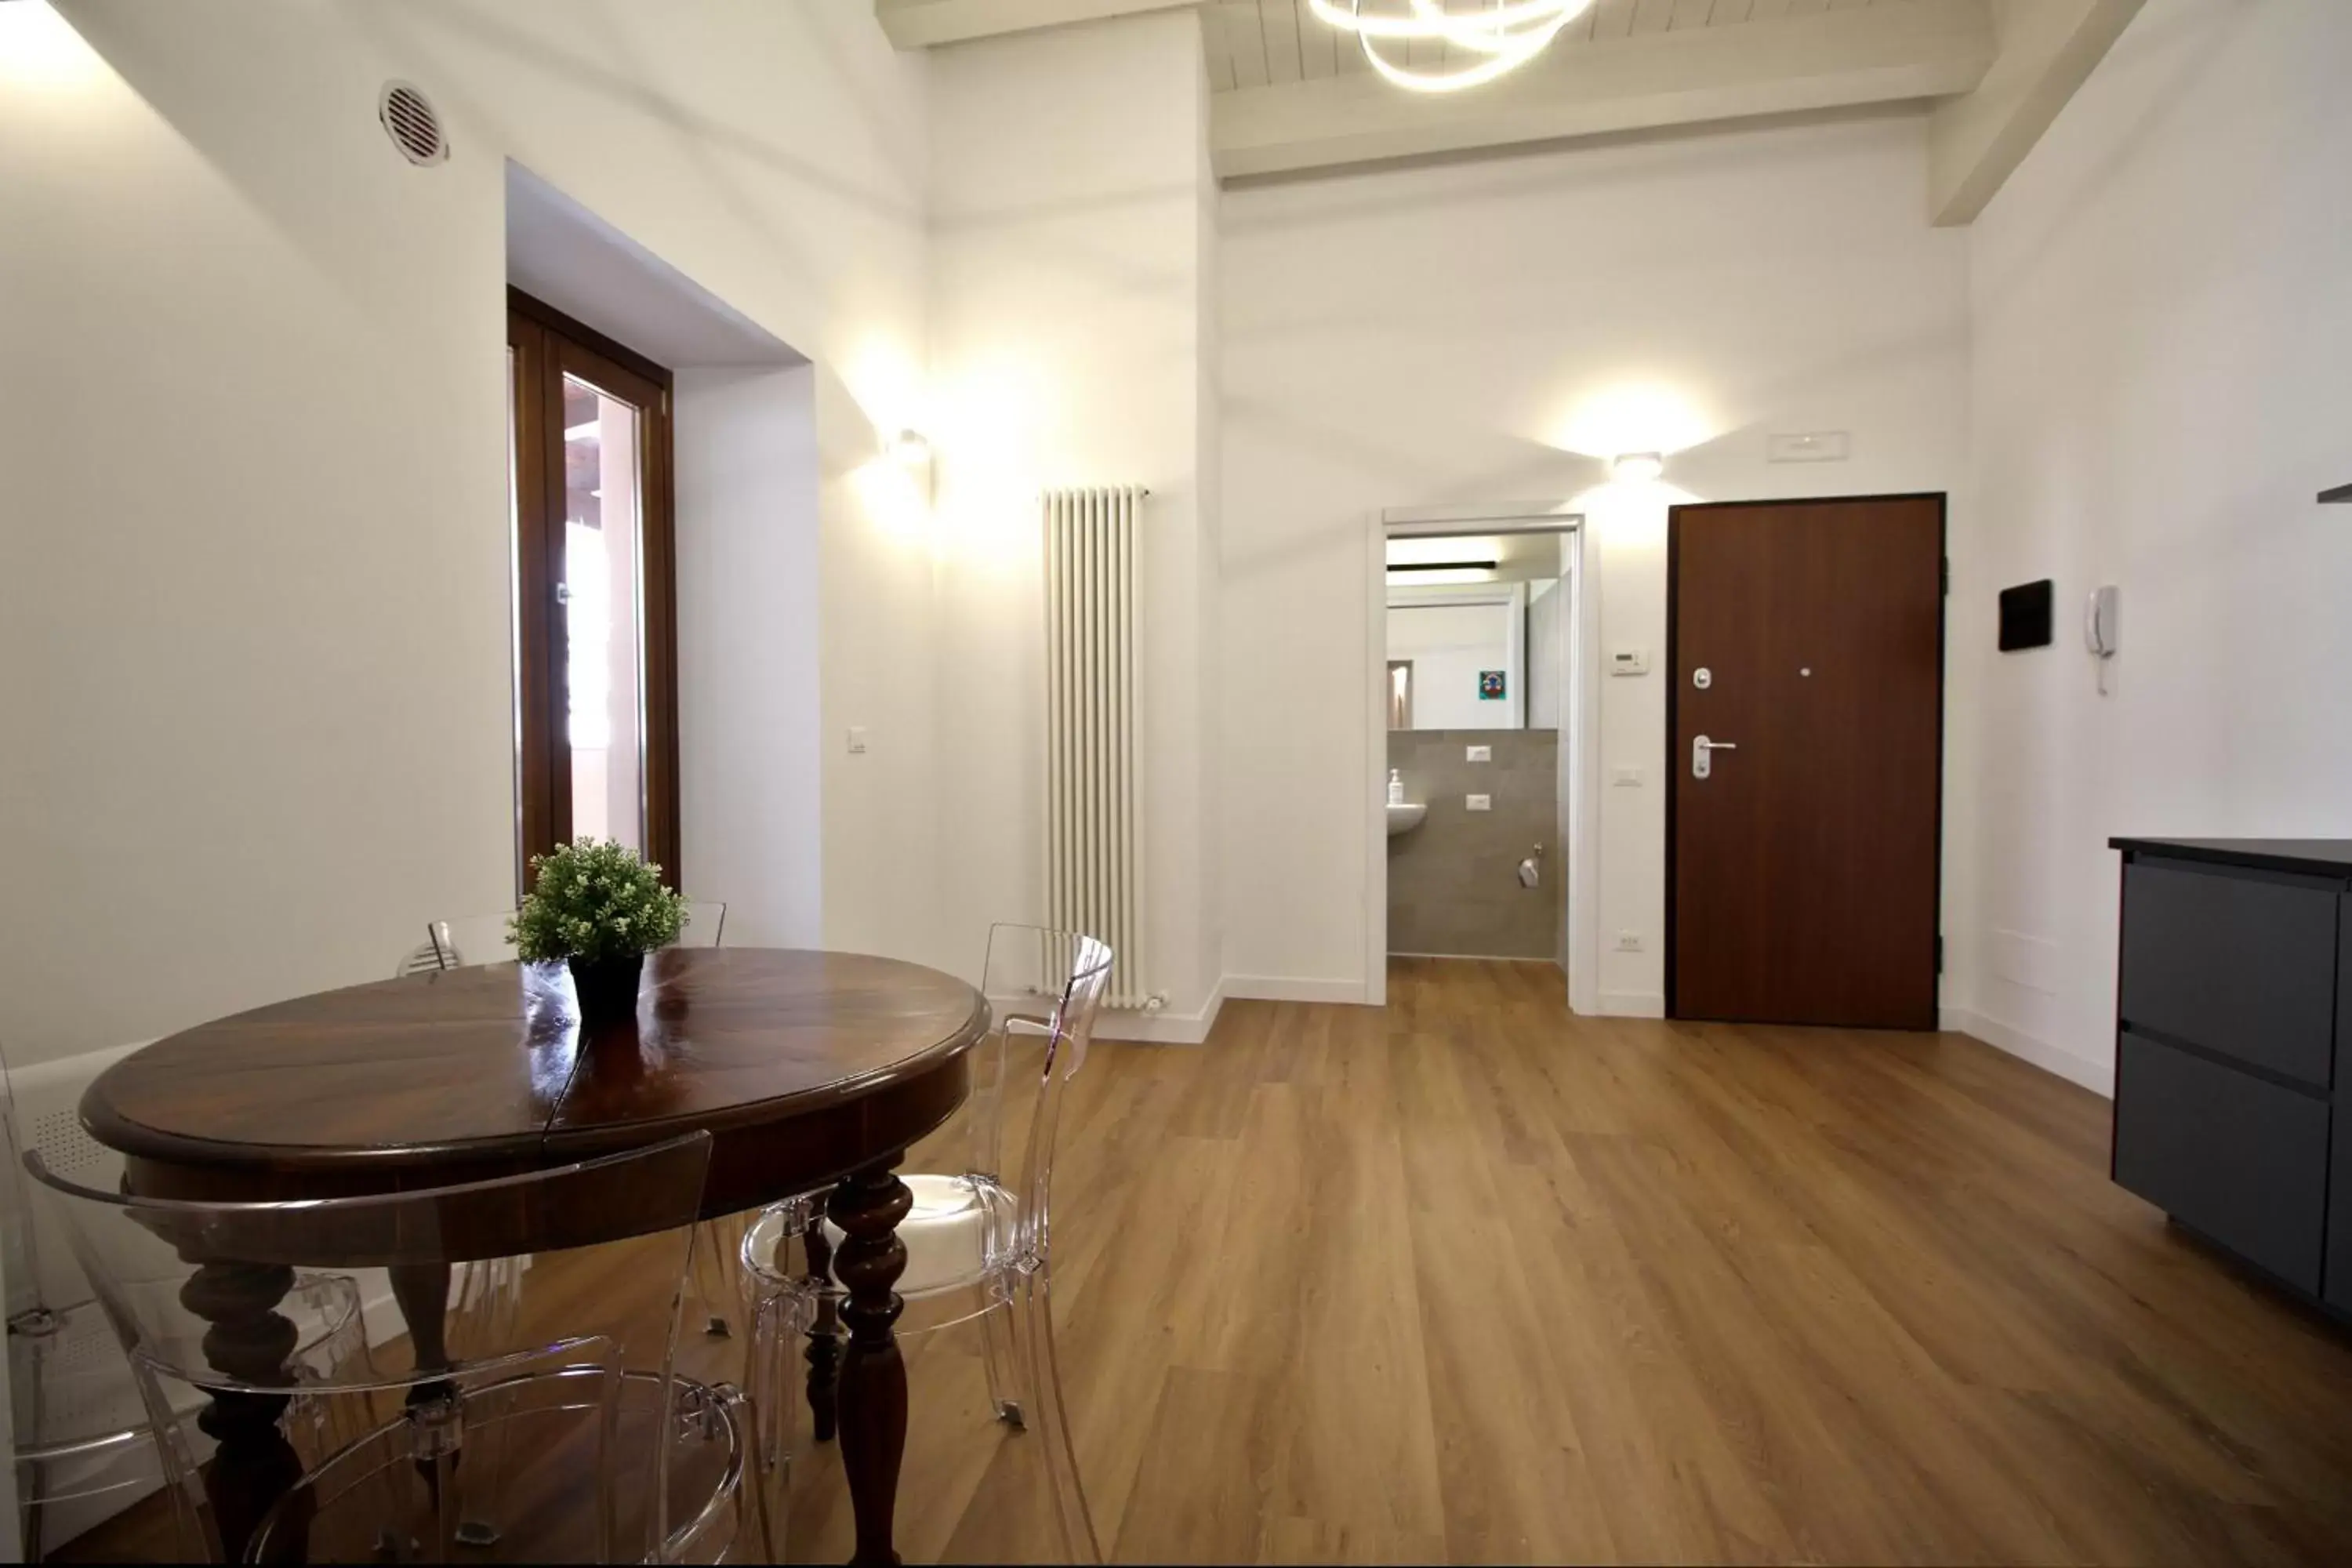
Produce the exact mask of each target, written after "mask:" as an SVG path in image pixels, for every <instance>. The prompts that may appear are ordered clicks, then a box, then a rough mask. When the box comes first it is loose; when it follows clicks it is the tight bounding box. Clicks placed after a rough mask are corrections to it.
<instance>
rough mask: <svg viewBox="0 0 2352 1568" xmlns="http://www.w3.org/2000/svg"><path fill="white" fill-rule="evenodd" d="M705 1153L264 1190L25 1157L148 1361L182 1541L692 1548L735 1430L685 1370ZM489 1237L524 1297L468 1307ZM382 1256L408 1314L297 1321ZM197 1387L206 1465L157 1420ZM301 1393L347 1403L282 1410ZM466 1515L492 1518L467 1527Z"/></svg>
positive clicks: (594, 1554)
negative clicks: (368, 1325) (264, 1193)
mask: <svg viewBox="0 0 2352 1568" xmlns="http://www.w3.org/2000/svg"><path fill="white" fill-rule="evenodd" d="M709 1159H710V1139H709V1134H708V1133H704V1132H696V1133H693V1134H690V1135H688V1136H687V1137H684V1138H680V1139H677V1140H674V1141H672V1142H667V1143H662V1144H657V1145H656V1146H654V1147H652V1148H649V1149H643V1150H636V1151H632V1152H628V1153H625V1154H617V1155H613V1156H610V1157H607V1158H604V1159H600V1160H593V1161H588V1162H584V1163H578V1164H573V1165H566V1166H562V1167H558V1168H555V1169H552V1170H548V1171H541V1172H533V1173H529V1174H526V1175H520V1176H511V1177H507V1178H504V1179H501V1180H497V1181H490V1182H481V1183H475V1184H467V1185H462V1186H451V1187H439V1188H431V1189H425V1190H422V1191H415V1192H408V1193H400V1194H387V1195H383V1196H370V1197H343V1198H327V1199H316V1200H304V1201H296V1202H286V1203H256V1204H213V1203H194V1202H181V1201H173V1200H162V1199H147V1198H139V1197H131V1196H125V1195H123V1194H119V1193H114V1192H107V1191H100V1190H98V1189H94V1188H89V1187H84V1186H79V1185H77V1184H73V1183H70V1182H68V1181H66V1180H65V1179H64V1178H62V1177H59V1176H58V1175H56V1174H55V1173H52V1172H50V1171H49V1170H48V1168H47V1166H46V1165H45V1164H44V1163H42V1162H41V1160H40V1157H39V1156H38V1155H37V1154H34V1155H29V1156H27V1158H26V1169H27V1170H28V1171H29V1172H30V1173H32V1175H33V1177H34V1179H35V1180H36V1181H37V1182H38V1183H39V1184H41V1185H42V1186H44V1187H45V1188H47V1190H48V1194H49V1195H51V1196H53V1197H54V1198H55V1200H56V1201H57V1204H58V1208H59V1210H60V1211H61V1212H62V1214H63V1215H64V1217H65V1219H66V1220H67V1222H68V1235H69V1236H70V1237H71V1238H72V1240H73V1244H74V1249H75V1251H76V1252H77V1254H78V1255H79V1257H80V1259H81V1263H82V1267H83V1268H84V1269H85V1270H86V1271H87V1272H88V1273H89V1277H90V1279H91V1281H92V1283H93V1284H95V1285H96V1286H97V1287H98V1290H99V1296H100V1300H101V1301H102V1302H103V1303H104V1305H105V1308H106V1311H107V1316H108V1317H109V1319H110V1321H112V1324H113V1327H114V1331H115V1332H116V1334H117V1335H118V1336H119V1337H120V1339H121V1342H122V1345H123V1348H124V1350H125V1351H126V1352H128V1353H129V1355H130V1357H131V1364H132V1366H133V1367H134V1368H135V1369H136V1371H137V1373H138V1374H139V1386H140V1391H141V1393H142V1395H143V1396H144V1398H145V1400H146V1403H147V1405H148V1408H149V1411H150V1414H151V1421H152V1426H153V1427H154V1429H155V1432H156V1434H157V1439H158V1441H157V1446H158V1448H159V1450H160V1453H161V1458H162V1460H163V1469H164V1473H165V1475H166V1476H167V1478H168V1479H169V1480H170V1483H171V1485H170V1487H169V1489H168V1490H169V1494H170V1497H171V1500H172V1506H173V1522H174V1524H175V1526H176V1528H177V1531H178V1535H179V1542H180V1550H181V1553H182V1555H184V1556H188V1557H194V1558H200V1559H206V1560H213V1561H219V1560H222V1559H223V1558H224V1557H225V1556H226V1555H228V1554H230V1553H231V1552H235V1553H236V1554H237V1555H240V1556H243V1557H246V1558H247V1559H250V1560H256V1561H286V1560H299V1559H300V1558H303V1557H305V1556H307V1557H308V1558H310V1560H312V1561H325V1562H379V1561H384V1560H387V1559H415V1558H418V1557H423V1558H425V1559H427V1560H431V1561H436V1562H449V1561H454V1560H463V1561H468V1562H498V1561H522V1560H549V1559H553V1560H559V1561H562V1560H571V1561H597V1562H611V1561H616V1560H622V1559H626V1560H632V1561H642V1560H656V1561H662V1562H695V1561H709V1560H716V1558H717V1557H718V1556H719V1554H720V1553H723V1552H725V1551H726V1550H727V1549H728V1548H729V1547H730V1546H731V1544H732V1540H733V1531H734V1528H735V1522H736V1509H737V1499H738V1496H739V1494H740V1482H741V1474H742V1471H741V1463H742V1457H743V1451H744V1450H743V1446H742V1443H741V1439H740V1430H741V1428H740V1425H739V1423H738V1422H737V1419H736V1417H735V1415H734V1414H733V1405H734V1400H735V1396H734V1394H733V1393H732V1391H730V1390H726V1389H723V1388H721V1389H710V1388H705V1387H703V1386H701V1385H699V1384H688V1383H686V1382H685V1381H684V1380H680V1379H677V1378H674V1377H673V1375H672V1367H671V1361H672V1356H673V1354H674V1353H675V1351H676V1347H677V1316H678V1309H679V1303H680V1300H681V1299H682V1296H683V1288H684V1282H685V1277H686V1267H687V1254H688V1248H689V1247H690V1246H691V1237H692V1234H693V1223H694V1218H695V1215H696V1214H697V1212H698V1209H699V1207H700V1204H701V1197H702V1185H703V1177H704V1174H705V1173H706V1171H707V1170H708V1168H709ZM491 1258H497V1259H506V1260H510V1261H512V1262H514V1263H516V1264H517V1265H518V1267H516V1268H513V1269H511V1270H509V1273H510V1275H511V1277H512V1278H514V1279H518V1280H520V1282H521V1284H522V1286H523V1289H522V1290H521V1291H520V1299H519V1300H517V1301H516V1302H515V1303H514V1309H513V1310H512V1311H511V1312H501V1313H489V1314H484V1313H478V1312H469V1311H467V1310H465V1309H464V1307H463V1305H462V1304H461V1300H460V1299H461V1298H462V1296H463V1294H464V1292H463V1289H462V1288H459V1289H453V1288H452V1287H453V1278H452V1266H453V1264H454V1263H456V1262H457V1261H459V1260H467V1259H491ZM184 1259H197V1260H201V1262H200V1266H199V1267H198V1268H196V1269H195V1271H194V1278H193V1279H192V1278H191V1271H190V1268H189V1265H188V1263H187V1262H185V1261H184ZM298 1265H299V1266H301V1267H303V1268H306V1269H309V1270H312V1271H310V1272H306V1273H302V1274H297V1273H296V1272H295V1269H296V1267H297V1266H298ZM375 1270H384V1271H386V1273H385V1274H376V1273H374V1272H373V1271H375ZM387 1277H388V1280H389V1289H388V1290H387V1291H385V1292H384V1294H385V1295H386V1296H387V1297H388V1300H386V1301H385V1303H384V1304H385V1306H386V1308H387V1309H388V1310H396V1311H397V1314H398V1317H399V1319H400V1320H401V1321H402V1322H403V1323H404V1326H405V1332H404V1333H401V1334H399V1335H398V1336H397V1337H390V1336H386V1337H385V1342H383V1343H382V1344H378V1345H374V1346H371V1345H370V1344H369V1343H368V1342H367V1341H366V1339H365V1337H364V1336H359V1337H357V1338H356V1341H355V1342H354V1338H353V1337H352V1336H345V1337H344V1338H342V1339H341V1340H334V1341H322V1340H320V1338H318V1337H317V1336H316V1335H314V1334H310V1333H308V1332H306V1325H307V1324H308V1323H309V1322H310V1321H312V1320H313V1319H314V1318H315V1317H319V1316H323V1315H326V1314H330V1313H331V1312H334V1311H337V1310H346V1311H355V1310H357V1307H358V1305H359V1301H360V1300H361V1297H362V1289H363V1283H362V1282H363V1281H366V1280H370V1279H377V1280H381V1279H386V1278H387ZM281 1291H282V1292H283V1296H282V1298H281V1297H280V1294H279V1293H280V1292H281ZM273 1300H274V1301H275V1302H276V1304H275V1305H274V1306H273V1305H271V1302H272V1301H273ZM188 1390H194V1391H200V1392H201V1393H202V1394H204V1395H205V1396H206V1397H207V1398H208V1399H210V1401H211V1402H212V1408H211V1410H209V1411H208V1412H207V1415H208V1416H210V1417H213V1418H214V1419H211V1420H208V1421H206V1422H205V1423H203V1424H204V1425H205V1426H206V1428H207V1431H208V1433H209V1434H210V1435H213V1436H218V1437H219V1438H220V1444H221V1446H220V1447H219V1448H218V1450H216V1452H215V1455H214V1457H213V1458H212V1460H211V1461H210V1463H209V1465H204V1464H200V1462H199V1455H198V1453H197V1451H196V1447H195V1445H194V1443H192V1442H191V1441H190V1439H189V1437H188V1435H187V1434H186V1432H185V1431H184V1428H183V1427H182V1426H181V1425H180V1424H179V1423H178V1422H177V1421H176V1420H172V1419H169V1418H168V1417H169V1415H170V1413H171V1411H172V1409H173V1401H174V1397H175V1391H188ZM298 1396H299V1401H301V1402H302V1403H303V1404H305V1405H309V1406H311V1407H320V1406H323V1407H325V1408H328V1409H330V1410H331V1411H332V1412H333V1413H334V1414H333V1416H332V1418H331V1420H329V1421H328V1422H325V1423H322V1424H317V1425H315V1426H314V1427H312V1428H303V1429H297V1428H290V1427H289V1426H288V1425H287V1423H286V1422H285V1419H284V1416H285V1414H286V1413H287V1412H288V1411H289V1409H291V1408H293V1407H294V1401H295V1400H296V1399H297V1397H298ZM273 1416H274V1417H276V1418H277V1422H276V1426H274V1427H273V1426H272V1425H271V1418H272V1417H273ZM232 1449H234V1451H235V1464H234V1467H231V1466H230V1465H229V1464H228V1463H227V1461H229V1460H230V1458H231V1454H232ZM259 1475H268V1476H270V1477H271V1478H272V1479H271V1484H270V1485H269V1486H268V1487H266V1488H257V1486H256V1485H255V1484H254V1480H253V1478H255V1477H257V1476H259ZM273 1497H274V1499H275V1500H274V1501H273V1500H271V1499H272V1498H273ZM460 1521H489V1523H490V1525H491V1526H492V1528H491V1529H489V1530H488V1531H485V1532H483V1538H479V1539H468V1538H467V1536H466V1535H465V1534H463V1533H462V1532H461V1525H460Z"/></svg>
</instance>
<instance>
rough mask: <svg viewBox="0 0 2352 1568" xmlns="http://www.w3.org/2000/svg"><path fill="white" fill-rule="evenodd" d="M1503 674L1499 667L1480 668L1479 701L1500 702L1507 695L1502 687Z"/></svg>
mask: <svg viewBox="0 0 2352 1568" xmlns="http://www.w3.org/2000/svg"><path fill="white" fill-rule="evenodd" d="M1503 675H1504V672H1503V671H1502V670H1499V669H1482V670H1480V671H1479V672H1478V700H1479V701H1481V702H1500V701H1501V700H1503V699H1504V698H1505V697H1507V696H1508V695H1509V692H1508V691H1507V690H1506V689H1505V688H1504V681H1503Z"/></svg>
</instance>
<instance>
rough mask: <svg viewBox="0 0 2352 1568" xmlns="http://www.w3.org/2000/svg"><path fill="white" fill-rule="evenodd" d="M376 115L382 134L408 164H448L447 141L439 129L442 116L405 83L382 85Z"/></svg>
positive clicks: (392, 82)
mask: <svg viewBox="0 0 2352 1568" xmlns="http://www.w3.org/2000/svg"><path fill="white" fill-rule="evenodd" d="M375 113H376V118H377V119H378V120H381V121H383V132H384V134H385V135H387V136H389V137H391V138H392V144H393V145H394V146H395V147H397V148H399V149H400V155H401V156H402V157H404V158H405V159H407V160H408V161H409V162H410V163H415V164H416V165H418V166H419V167H423V166H425V165H427V164H432V163H446V162H447V161H448V157H449V138H448V136H447V135H446V134H445V133H444V132H443V131H442V129H441V116H440V115H438V114H437V113H436V112H434V109H433V101H432V100H430V99H428V98H426V97H425V94H424V93H423V92H422V91H421V90H419V89H416V88H414V87H412V86H410V85H409V84H408V83H406V82H404V81H388V82H386V83H384V84H383V98H381V99H380V100H377V102H376V106H375Z"/></svg>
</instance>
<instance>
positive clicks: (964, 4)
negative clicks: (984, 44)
mask: <svg viewBox="0 0 2352 1568" xmlns="http://www.w3.org/2000/svg"><path fill="white" fill-rule="evenodd" d="M1193 3H1194V0H874V19H875V20H876V21H877V22H879V23H881V24H882V31H883V32H884V33H885V34H887V36H888V37H889V39H890V41H891V42H892V43H893V44H895V45H897V46H898V47H900V48H902V49H922V48H929V47H932V46H933V45H937V44H961V43H965V42H968V41H969V40H971V39H973V38H992V37H996V36H997V35H999V34H1002V33H1026V32H1031V31H1034V30H1035V29H1036V28H1039V27H1061V26H1068V25H1069V24H1071V23H1073V22H1096V21H1100V20H1102V19H1103V18H1104V17H1106V16H1137V15H1139V14H1140V13H1142V12H1145V11H1172V10H1175V9H1177V8H1178V7H1179V6H1184V5H1192V4H1193Z"/></svg>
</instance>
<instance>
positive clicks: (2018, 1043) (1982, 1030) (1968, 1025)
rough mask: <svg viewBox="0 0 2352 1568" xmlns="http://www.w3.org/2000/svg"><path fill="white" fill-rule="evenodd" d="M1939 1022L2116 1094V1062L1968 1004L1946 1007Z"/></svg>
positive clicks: (2072, 1080)
mask: <svg viewBox="0 0 2352 1568" xmlns="http://www.w3.org/2000/svg"><path fill="white" fill-rule="evenodd" d="M1937 1023H1938V1024H1939V1025H1941V1026H1943V1027H1944V1028H1946V1029H1948V1030H1950V1031H1951V1032H1953V1033H1954V1034H1960V1035H1966V1036H1968V1037H1969V1038H1971V1039H1977V1040H1982V1041H1983V1042H1984V1043H1985V1044H1986V1045H1988V1046H1990V1047H1993V1049H1995V1050H1997V1051H2007V1052H2008V1053H2009V1054H2010V1055H2011V1056H2013V1057H2015V1058H2018V1059H2019V1060H2021V1061H2028V1062H2032V1064H2033V1065H2034V1066H2035V1067H2038V1068H2041V1069H2042V1071H2043V1072H2046V1073H2053V1074H2055V1075H2056V1076H2057V1077H2059V1078H2063V1079H2065V1080H2066V1081H2067V1082H2069V1083H2078V1084H2081V1085H2082V1086H2083V1087H2084V1089H2089V1090H2090V1091H2091V1092H2092V1093H2093V1094H2096V1095H2101V1096H2104V1097H2105V1098H2106V1099H2108V1100H2113V1099H2114V1098H2115V1097H2116V1064H2115V1063H2114V1062H2112V1061H2093V1060H2092V1059H2090V1058H2087V1057H2078V1056H2076V1055H2075V1054H2074V1052H2072V1051H2064V1050H2060V1049H2059V1048H2058V1047H2056V1046H2053V1045H2052V1044H2051V1043H2050V1042H2049V1041H2047V1040H2041V1039H2036V1038H2035V1037H2032V1035H2029V1034H2027V1033H2026V1032H2025V1031H2024V1030H2022V1029H2014V1028H2011V1026H2009V1025H2007V1024H2003V1023H2000V1021H1998V1020H1997V1019H1992V1018H1988V1017H1986V1016H1984V1015H1983V1014H1981V1013H1972V1012H1970V1011H1969V1010H1968V1009H1967V1008H1965V1007H1946V1008H1944V1009H1942V1010H1941V1013H1940V1015H1939V1016H1938V1017H1937Z"/></svg>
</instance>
